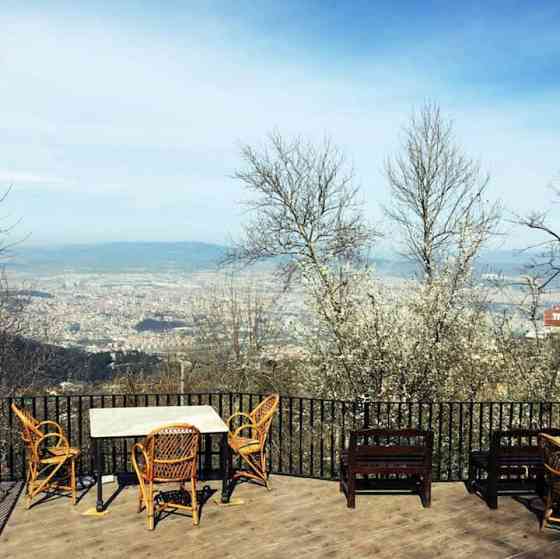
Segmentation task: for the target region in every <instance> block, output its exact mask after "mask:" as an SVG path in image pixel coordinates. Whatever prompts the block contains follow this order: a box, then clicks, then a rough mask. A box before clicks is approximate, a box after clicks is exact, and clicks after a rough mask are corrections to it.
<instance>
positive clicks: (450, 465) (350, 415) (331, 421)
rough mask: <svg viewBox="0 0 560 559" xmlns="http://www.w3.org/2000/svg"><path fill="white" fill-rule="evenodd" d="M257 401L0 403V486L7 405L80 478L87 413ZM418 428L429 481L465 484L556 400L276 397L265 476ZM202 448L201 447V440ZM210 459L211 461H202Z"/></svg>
mask: <svg viewBox="0 0 560 559" xmlns="http://www.w3.org/2000/svg"><path fill="white" fill-rule="evenodd" d="M262 398H263V396H262V395H259V394H246V393H209V392H206V393H191V394H119V395H117V394H96V395H67V396H24V397H18V398H2V399H0V481H14V480H18V479H25V454H24V448H23V445H22V441H21V438H20V426H19V424H18V422H17V418H16V417H15V416H14V414H13V413H12V411H11V409H10V405H11V403H12V402H15V403H16V405H19V406H24V407H26V408H28V409H29V410H30V411H31V413H32V414H33V415H34V416H35V417H37V419H39V420H43V419H51V420H54V421H56V422H57V423H60V424H61V425H62V427H63V428H64V430H65V431H66V434H67V436H68V438H69V441H70V444H71V445H72V446H75V447H78V448H80V449H81V453H80V457H79V462H78V465H79V471H80V473H81V475H91V474H93V472H94V460H93V453H92V451H91V441H90V437H89V413H88V410H89V409H90V408H103V407H104V408H108V407H109V408H110V407H131V406H132V407H137V406H177V405H204V404H207V405H211V406H213V407H214V408H215V410H216V411H217V412H218V414H219V415H220V416H221V417H222V418H223V419H224V420H226V419H227V418H228V417H229V416H230V415H231V414H232V413H234V412H236V411H244V412H248V411H250V410H251V409H252V408H253V407H255V406H256V405H257V403H258V402H259V401H260V400H261V399H262ZM367 426H371V427H374V426H375V427H387V428H419V429H431V430H432V431H433V432H434V454H433V468H434V469H433V479H434V481H460V480H465V479H466V476H467V470H468V461H469V453H470V451H471V450H473V449H477V448H488V446H489V441H490V436H491V433H492V432H493V431H495V430H503V429H512V428H535V429H539V428H545V427H559V426H560V402H368V403H363V402H357V401H355V402H352V401H346V402H345V401H339V400H320V399H315V398H300V397H292V396H282V397H281V399H280V404H279V408H278V413H277V416H276V417H275V419H274V421H273V424H272V428H271V432H270V437H269V440H268V444H269V467H270V471H271V472H272V473H276V474H286V475H292V476H300V477H310V478H318V479H330V480H334V479H338V477H339V460H340V449H341V448H342V447H343V446H344V445H346V443H347V438H348V434H349V431H350V430H352V429H358V428H363V427H367ZM133 441H134V439H122V440H116V441H115V440H107V441H105V443H104V444H106V447H105V449H104V456H105V465H104V469H105V472H107V473H108V472H111V473H112V472H119V471H122V472H124V471H131V464H130V448H131V446H132V443H133ZM206 444H208V442H206ZM218 454H219V453H218V451H217V449H215V450H213V449H212V448H207V449H202V452H201V457H202V460H205V461H206V463H205V464H202V467H203V469H205V470H206V471H208V470H210V469H212V468H213V467H214V466H217V460H218ZM208 461H210V462H211V463H208Z"/></svg>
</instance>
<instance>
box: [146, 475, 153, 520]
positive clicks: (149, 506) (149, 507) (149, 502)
mask: <svg viewBox="0 0 560 559" xmlns="http://www.w3.org/2000/svg"><path fill="white" fill-rule="evenodd" d="M146 511H147V513H148V530H153V529H154V527H155V522H154V489H153V487H152V484H151V483H149V484H148V486H147V488H146Z"/></svg>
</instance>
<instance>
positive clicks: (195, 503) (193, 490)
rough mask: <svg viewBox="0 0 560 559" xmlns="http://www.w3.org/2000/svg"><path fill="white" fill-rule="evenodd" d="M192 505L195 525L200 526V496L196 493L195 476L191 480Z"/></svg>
mask: <svg viewBox="0 0 560 559" xmlns="http://www.w3.org/2000/svg"><path fill="white" fill-rule="evenodd" d="M191 506H192V522H193V526H198V523H199V521H200V519H199V517H198V496H197V494H196V479H194V478H193V479H192V480H191Z"/></svg>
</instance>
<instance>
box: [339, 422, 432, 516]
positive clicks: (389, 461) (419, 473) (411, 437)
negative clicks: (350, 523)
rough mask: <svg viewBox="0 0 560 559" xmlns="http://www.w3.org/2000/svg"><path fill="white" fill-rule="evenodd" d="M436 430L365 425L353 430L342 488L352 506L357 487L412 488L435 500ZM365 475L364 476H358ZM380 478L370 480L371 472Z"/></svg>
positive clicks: (343, 459) (344, 456)
mask: <svg viewBox="0 0 560 559" xmlns="http://www.w3.org/2000/svg"><path fill="white" fill-rule="evenodd" d="M432 447H433V433H432V432H431V431H420V430H418V429H364V430H360V431H351V432H350V444H349V447H348V450H345V449H343V450H342V452H341V462H340V472H341V473H340V490H341V492H343V493H344V494H345V495H346V503H347V505H348V507H349V508H355V506H356V492H357V491H371V490H385V491H387V490H391V491H394V490H395V489H408V490H412V491H413V492H414V493H417V494H419V495H420V497H421V499H422V504H423V506H424V507H429V506H430V504H431V490H432ZM358 475H361V476H362V478H361V479H359V478H357V476H358ZM371 475H375V476H376V479H374V480H370V479H369V476H371Z"/></svg>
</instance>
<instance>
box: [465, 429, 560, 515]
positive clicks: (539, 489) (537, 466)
mask: <svg viewBox="0 0 560 559" xmlns="http://www.w3.org/2000/svg"><path fill="white" fill-rule="evenodd" d="M539 433H547V434H549V435H553V436H558V435H560V429H513V430H509V431H494V432H493V433H492V435H491V439H490V448H489V449H488V450H475V451H472V452H471V453H470V457H469V476H468V480H467V484H466V485H467V490H468V491H469V493H478V494H479V495H480V496H481V497H482V498H483V499H484V500H485V501H486V503H487V504H488V506H489V507H490V508H491V509H497V508H498V495H519V494H527V493H535V492H536V493H538V494H539V495H541V496H542V495H543V492H544V465H543V454H542V450H541V449H540V448H539V445H538V439H537V437H538V434H539Z"/></svg>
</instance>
